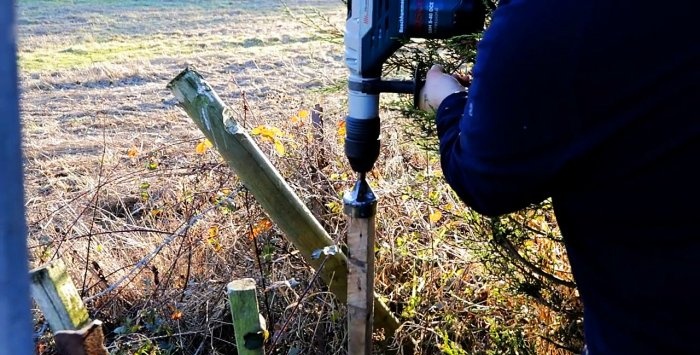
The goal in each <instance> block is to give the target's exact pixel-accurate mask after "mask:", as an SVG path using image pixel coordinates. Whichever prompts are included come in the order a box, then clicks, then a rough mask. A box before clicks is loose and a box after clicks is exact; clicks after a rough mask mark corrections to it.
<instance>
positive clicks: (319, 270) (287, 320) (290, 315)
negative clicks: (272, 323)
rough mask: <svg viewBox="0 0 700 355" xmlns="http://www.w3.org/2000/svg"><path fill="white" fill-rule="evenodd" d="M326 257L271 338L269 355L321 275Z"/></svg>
mask: <svg viewBox="0 0 700 355" xmlns="http://www.w3.org/2000/svg"><path fill="white" fill-rule="evenodd" d="M328 257H329V255H326V257H325V258H324V259H323V261H322V262H321V265H320V266H319V268H318V270H316V273H314V277H313V278H311V282H309V285H308V286H306V289H304V292H302V293H301V296H299V299H298V300H297V302H296V304H295V305H294V309H292V312H291V313H290V314H289V317H287V319H285V321H284V323H283V324H282V328H280V330H279V332H278V333H277V335H276V336H274V337H273V339H272V344H271V345H270V347H269V349H270V350H269V351H268V353H269V354H272V353H273V352H274V351H275V347H276V346H277V342H278V341H279V339H280V338H281V337H282V334H284V331H285V330H286V329H287V325H288V324H289V321H291V320H292V318H294V316H295V315H296V313H297V310H298V309H299V305H301V302H302V300H303V299H304V297H306V294H308V293H309V291H310V290H311V287H312V286H313V284H314V283H315V282H316V279H318V276H319V275H320V274H321V270H323V266H324V265H325V264H326V261H327V260H328Z"/></svg>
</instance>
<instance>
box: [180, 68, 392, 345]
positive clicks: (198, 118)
mask: <svg viewBox="0 0 700 355" xmlns="http://www.w3.org/2000/svg"><path fill="white" fill-rule="evenodd" d="M168 88H169V89H170V90H171V91H172V92H173V94H174V95H175V97H176V99H177V101H178V103H179V104H180V105H181V106H182V107H183V108H184V109H185V111H186V112H187V114H188V115H189V116H190V118H192V120H193V121H194V122H195V123H196V124H197V126H198V127H199V129H200V130H201V131H202V132H204V135H205V136H206V137H207V138H208V139H209V141H210V142H212V143H213V144H214V146H215V147H216V149H217V150H218V151H219V153H220V154H221V155H222V157H223V158H224V159H225V160H226V161H227V162H228V164H229V166H230V167H231V168H232V169H233V170H234V171H235V172H236V174H237V175H238V177H239V178H240V180H241V182H242V183H243V185H245V187H246V188H247V189H248V190H249V191H250V192H251V193H252V194H253V196H255V199H256V200H257V201H258V202H259V203H260V205H261V206H262V207H263V209H264V210H265V212H267V214H268V215H269V216H270V219H271V220H272V221H273V222H275V224H276V225H277V226H278V227H279V228H280V229H281V230H282V231H283V232H284V234H285V236H286V237H287V239H288V240H289V241H290V242H291V243H292V244H294V247H295V248H297V249H298V250H299V252H300V253H301V255H302V256H303V257H304V260H305V261H306V262H307V263H308V264H309V265H311V266H312V267H314V268H316V269H317V270H318V269H319V268H320V266H321V263H322V262H323V261H322V260H320V259H314V258H313V257H312V253H313V252H314V251H315V250H319V249H323V248H325V247H328V246H332V245H333V240H332V239H331V237H330V236H329V235H328V233H327V232H326V231H325V230H324V229H323V227H322V226H321V224H320V223H319V222H318V220H316V218H314V216H313V215H312V214H311V212H310V211H309V209H308V208H307V207H306V206H305V205H304V203H303V202H302V201H301V199H300V198H299V197H298V196H297V195H296V194H295V193H294V191H293V190H292V188H291V187H290V186H289V184H287V182H286V181H285V180H284V178H283V177H282V176H281V175H280V173H279V171H277V169H275V167H274V166H273V165H272V163H271V162H270V161H269V160H268V159H267V157H266V156H265V155H264V154H263V153H262V151H261V150H260V148H259V147H258V145H257V144H256V143H255V141H254V140H253V139H252V138H251V137H250V136H249V135H248V133H247V132H246V130H245V129H244V128H243V127H241V126H240V125H239V123H238V122H237V121H236V120H235V118H234V117H233V111H232V110H231V109H230V108H229V107H227V106H226V105H225V104H224V103H223V102H222V101H221V99H220V98H219V96H218V95H217V94H216V92H214V90H213V89H212V88H211V86H210V85H209V84H208V83H207V82H206V81H204V79H203V78H202V76H201V75H199V73H197V72H196V71H194V70H193V69H190V68H187V69H185V70H184V71H183V72H182V73H180V74H179V75H178V76H177V77H175V79H173V80H172V81H171V82H170V83H169V84H168ZM324 260H325V264H324V267H323V269H321V270H320V276H321V278H322V279H323V281H324V282H325V283H326V285H328V288H329V289H330V291H331V292H333V294H334V295H335V296H336V297H337V299H338V300H339V301H340V302H346V300H347V295H348V294H347V286H348V285H347V274H348V265H347V264H348V261H347V258H346V256H345V254H343V253H336V254H334V255H329V256H328V258H327V259H325V258H324ZM373 300H374V302H375V303H374V312H375V314H374V322H375V323H376V326H377V327H378V328H384V329H385V330H386V331H387V333H393V332H394V331H395V330H396V329H397V328H398V326H399V322H398V320H397V319H396V318H395V317H394V316H393V315H392V314H391V312H390V311H389V309H388V308H387V306H386V305H385V304H383V303H382V302H381V301H380V300H379V299H378V298H377V297H376V296H374V297H373Z"/></svg>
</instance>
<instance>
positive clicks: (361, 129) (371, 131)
mask: <svg viewBox="0 0 700 355" xmlns="http://www.w3.org/2000/svg"><path fill="white" fill-rule="evenodd" d="M345 155H346V156H347V157H348V161H349V162H350V166H351V167H352V170H353V171H355V172H358V173H366V172H368V171H370V170H372V167H373V166H374V163H375V162H376V161H377V157H379V117H374V118H362V119H359V118H353V117H347V118H346V120H345Z"/></svg>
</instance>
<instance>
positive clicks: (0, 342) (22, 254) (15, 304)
mask: <svg viewBox="0 0 700 355" xmlns="http://www.w3.org/2000/svg"><path fill="white" fill-rule="evenodd" d="M14 11H15V10H14V1H0V163H2V167H1V168H0V208H1V209H2V211H0V355H5V354H13V355H25V354H27V355H28V354H33V353H34V350H33V347H32V322H31V315H30V311H29V310H30V306H31V303H30V301H29V276H28V273H29V269H28V268H29V265H28V261H27V242H26V236H27V226H26V224H25V220H24V187H23V184H22V153H21V139H20V137H21V136H20V124H19V106H18V103H19V100H18V92H17V60H16V57H15V56H16V51H15V31H14Z"/></svg>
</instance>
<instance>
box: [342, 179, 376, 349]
mask: <svg viewBox="0 0 700 355" xmlns="http://www.w3.org/2000/svg"><path fill="white" fill-rule="evenodd" d="M343 209H344V211H345V214H346V215H347V216H348V235H347V245H348V261H349V263H348V354H350V355H369V354H371V353H372V323H373V321H372V316H373V314H374V234H375V226H374V218H375V215H376V212H377V197H376V196H375V195H374V192H373V191H372V189H371V188H370V186H369V184H368V183H367V179H366V178H365V176H364V174H363V175H361V176H360V178H359V179H358V180H357V182H356V183H355V186H354V188H353V189H352V190H350V191H348V192H347V193H346V194H345V196H344V197H343Z"/></svg>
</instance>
